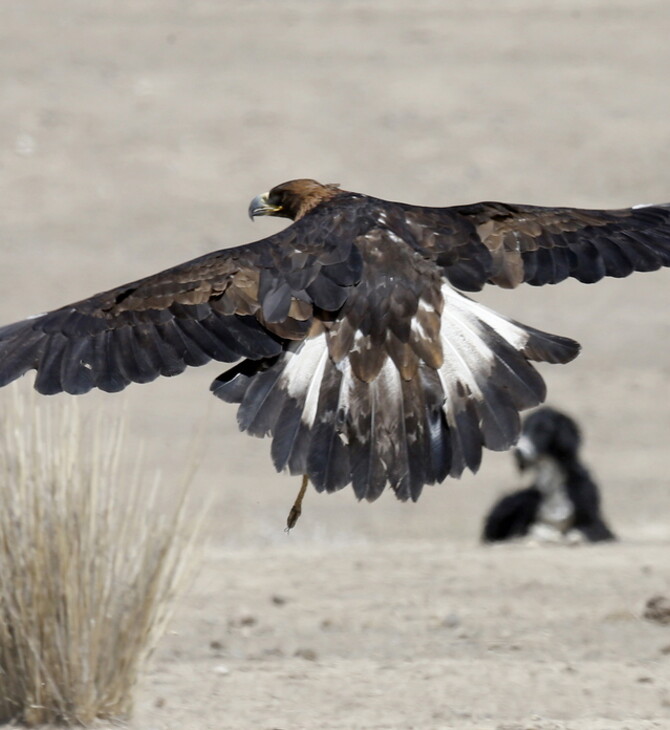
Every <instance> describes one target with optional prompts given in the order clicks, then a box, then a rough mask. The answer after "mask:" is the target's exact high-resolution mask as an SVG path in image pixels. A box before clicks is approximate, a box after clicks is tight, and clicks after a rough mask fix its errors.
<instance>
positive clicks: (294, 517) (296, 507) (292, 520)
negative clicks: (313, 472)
mask: <svg viewBox="0 0 670 730" xmlns="http://www.w3.org/2000/svg"><path fill="white" fill-rule="evenodd" d="M308 482H309V480H308V478H307V474H305V475H303V477H302V484H301V485H300V491H299V492H298V496H297V497H296V498H295V502H294V503H293V506H292V507H291V511H290V512H289V513H288V517H287V518H286V530H285V532H290V531H291V530H292V529H293V528H294V527H295V525H296V522H297V521H298V518H299V517H300V515H301V514H302V498H303V497H304V496H305V492H306V491H307V484H308Z"/></svg>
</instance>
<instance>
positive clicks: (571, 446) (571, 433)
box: [514, 406, 581, 470]
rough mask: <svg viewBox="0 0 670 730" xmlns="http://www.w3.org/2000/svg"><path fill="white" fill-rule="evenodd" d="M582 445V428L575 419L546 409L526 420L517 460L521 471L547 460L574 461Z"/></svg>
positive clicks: (518, 443)
mask: <svg viewBox="0 0 670 730" xmlns="http://www.w3.org/2000/svg"><path fill="white" fill-rule="evenodd" d="M580 442H581V436H580V433H579V428H578V427H577V424H576V423H575V422H574V421H573V420H572V418H570V417H569V416H566V415H565V414H564V413H561V412H560V411H557V410H555V409H554V408H549V407H548V406H545V407H544V408H539V409H538V410H537V411H535V412H533V413H531V414H530V415H529V416H528V417H527V418H526V419H525V421H524V423H523V428H522V430H521V436H520V438H519V441H518V442H517V445H516V447H515V449H514V456H515V458H516V461H517V464H518V466H519V468H520V469H521V470H523V469H526V468H528V467H531V466H533V465H534V464H536V463H537V461H538V459H540V458H541V457H546V456H549V457H553V458H554V459H556V460H558V461H565V460H572V459H575V458H576V456H577V451H578V450H579V445H580Z"/></svg>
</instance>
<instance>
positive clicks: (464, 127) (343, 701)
mask: <svg viewBox="0 0 670 730" xmlns="http://www.w3.org/2000/svg"><path fill="white" fill-rule="evenodd" d="M669 37H670V5H669V4H668V3H667V2H663V1H661V0H635V1H633V0H629V1H628V2H623V1H621V2H611V1H610V0H588V1H586V2H577V0H565V1H562V2H549V0H533V1H531V0H517V1H512V0H503V1H502V2H493V0H489V1H488V2H486V1H484V0H472V1H471V2H468V3H464V2H463V3H457V2H442V1H440V2H438V0H426V2H416V3H410V2H401V1H400V0H387V1H386V2H383V3H382V2H349V1H348V0H340V1H338V2H333V1H327V0H318V1H317V0H315V1H314V2H309V3H308V2H301V1H299V0H286V1H285V2H274V3H271V2H268V1H265V0H254V1H252V0H249V1H248V2H229V1H228V0H193V1H192V2H189V3H184V2H178V1H177V0H132V1H131V0H123V1H118V0H116V1H114V2H113V1H112V0H107V1H105V0H94V1H92V0H72V1H70V2H65V3H55V2H53V0H4V2H2V3H1V4H0V69H1V71H2V73H1V74H0V90H1V93H0V211H1V212H2V215H0V255H1V259H0V260H1V261H2V273H1V274H0V276H1V277H2V278H1V281H2V296H1V297H0V321H2V322H10V321H13V320H16V319H19V318H22V317H24V316H26V315H29V314H33V313H36V312H39V311H43V310H45V309H48V308H52V307H55V306H57V305H60V304H64V303H66V302H68V301H73V300H75V299H78V298H81V297H83V296H86V295H89V294H92V293H93V292H95V291H98V290H101V289H103V288H107V287H110V286H113V285H116V284H119V283H122V282H124V281H130V280H132V279H135V278H138V277H139V276H142V275H145V274H148V273H152V272H154V271H157V270H158V269H160V268H164V267H167V266H169V265H172V264H174V263H178V262H179V261H183V260H185V259H187V258H191V257H194V256H196V255H199V254H201V253H204V252H206V251H208V250H211V249H213V248H217V247H225V246H229V245H236V244H240V243H244V242H246V241H249V240H253V239H254V238H260V237H262V236H265V235H267V234H268V233H270V232H271V231H273V230H277V228H278V227H280V226H281V225H282V224H281V222H279V221H269V220H262V221H260V222H256V223H255V224H253V225H252V224H251V223H250V222H249V220H248V219H247V217H246V215H247V214H246V210H247V205H248V202H249V200H250V199H251V197H253V196H254V195H256V194H257V193H259V192H262V191H264V190H266V189H268V188H269V187H271V186H272V185H274V184H276V183H279V182H281V181H283V180H285V179H290V178H295V177H301V176H308V177H314V178H316V179H320V180H322V181H324V182H340V183H341V184H342V185H343V187H345V188H348V189H352V190H358V191H360V192H366V193H369V194H372V195H377V196H379V197H385V198H391V199H401V200H405V201H408V202H415V203H423V204H435V205H440V204H449V203H463V202H472V201H476V200H482V199H498V200H505V201H509V202H526V203H538V204H543V203H544V204H556V205H559V204H565V205H581V206H591V207H617V206H624V205H631V204H636V203H646V202H663V201H668V200H670V175H669V173H668V171H669V170H670V125H669V123H668V120H669V119H670V85H669V84H668V69H670V43H668V38H669ZM669 285H670V272H668V271H665V272H658V273H655V274H647V275H637V276H633V277H632V278H630V279H627V280H624V281H607V282H602V283H600V284H598V285H597V286H592V287H588V286H584V285H580V284H577V283H573V282H569V283H564V284H561V285H559V286H556V287H545V288H543V289H532V288H530V287H526V288H522V289H520V290H517V291H514V292H503V291H497V290H493V289H491V290H490V291H486V292H483V293H482V294H481V296H480V295H478V296H477V298H478V299H479V300H481V301H484V302H486V303H488V304H490V305H493V306H496V307H498V308H500V309H501V310H502V311H503V312H505V313H506V314H509V315H511V316H514V317H517V318H518V319H521V320H522V321H524V322H526V323H528V324H531V325H534V326H537V327H540V328H543V329H547V330H549V331H554V332H558V333H560V334H565V335H569V336H572V337H574V338H575V339H577V340H579V341H581V342H582V344H583V346H584V350H583V353H582V355H581V356H580V357H579V358H578V359H577V360H576V361H575V362H574V363H572V364H570V365H568V366H564V367H558V366H554V367H551V366H548V367H545V368H543V371H542V372H543V374H544V375H545V377H546V380H547V384H548V387H549V402H550V403H552V404H553V405H555V406H557V407H559V408H562V409H564V410H566V411H568V412H569V413H571V414H572V415H573V416H575V417H576V418H577V419H578V420H579V421H580V422H581V424H582V427H583V429H584V431H585V433H586V438H587V444H586V458H587V461H588V462H589V464H590V466H591V467H592V468H593V471H594V473H595V474H596V475H597V477H598V480H599V481H600V483H601V485H602V488H603V492H604V503H605V511H606V513H607V516H608V518H609V520H610V522H611V523H612V525H613V527H614V529H615V530H616V531H617V532H618V533H619V535H620V536H621V541H620V542H619V543H618V544H614V545H606V546H597V547H581V548H563V547H549V548H530V547H527V546H521V545H514V546H505V547H501V548H495V549H491V548H485V547H482V546H480V545H479V544H478V540H477V538H478V533H479V529H480V524H481V519H482V516H483V513H484V511H485V509H486V508H487V507H488V505H489V504H490V503H491V502H492V500H493V499H494V498H495V497H496V496H498V495H499V494H500V493H502V492H503V491H505V490H508V489H511V488H513V487H515V486H516V484H517V479H516V476H515V473H514V470H513V465H512V463H511V459H510V457H509V455H507V454H488V455H487V457H486V459H485V463H484V465H483V466H482V469H481V470H480V472H479V474H478V475H477V476H474V477H473V476H468V477H466V478H464V479H463V480H462V481H460V482H452V483H445V484H443V485H441V486H439V487H433V488H430V489H427V490H426V492H425V493H424V495H423V496H422V498H421V500H420V501H419V502H418V503H417V504H416V505H407V504H400V503H397V502H396V501H395V500H394V498H393V496H392V495H391V494H384V495H383V496H382V498H381V499H380V500H379V501H378V502H377V503H375V504H373V505H368V504H360V505H359V504H357V503H356V501H355V499H354V498H353V495H352V493H351V491H350V490H346V491H344V492H342V493H340V494H337V495H334V496H321V495H316V494H315V493H314V492H313V491H312V492H311V493H309V494H308V495H307V498H306V501H305V505H304V512H303V516H302V518H301V520H300V522H299V523H298V526H297V528H296V529H295V530H294V531H293V532H292V533H291V534H290V535H286V534H285V533H284V532H283V525H284V520H285V518H286V514H287V512H288V508H289V507H290V504H291V502H292V500H293V497H294V496H295V493H296V491H297V489H298V486H299V480H297V479H295V478H289V477H287V476H278V475H276V474H275V473H274V471H273V469H272V466H271V462H270V459H269V444H268V443H265V442H261V441H257V440H254V439H251V438H248V437H246V436H244V435H240V434H238V432H237V428H236V424H235V414H234V410H233V409H232V407H230V406H227V405H225V404H222V403H219V402H216V401H215V400H214V399H213V398H212V397H211V396H210V395H209V394H208V392H207V389H208V385H209V382H210V381H211V380H212V379H213V378H214V377H215V376H216V375H217V374H218V373H219V372H221V370H222V366H221V365H217V364H211V365H209V366H206V367H203V368H200V369H199V370H192V371H190V372H188V373H185V374H184V375H182V376H180V377H179V378H176V379H174V380H171V381H166V380H163V381H160V382H156V383H153V384H151V385H146V386H141V387H140V386H133V387H131V388H129V389H128V390H127V391H126V393H125V394H124V395H122V396H117V397H112V396H106V395H102V394H92V395H89V396H86V397H85V398H82V399H81V401H82V410H83V411H84V412H85V413H86V412H89V413H93V412H95V411H97V410H98V409H100V408H106V407H108V406H109V402H110V400H112V401H115V402H119V401H123V403H124V405H125V409H126V411H127V414H128V416H127V417H128V428H129V430H130V434H131V437H132V439H133V440H142V441H144V442H145V443H146V448H147V461H148V464H149V465H150V466H152V467H153V465H160V467H161V470H162V472H163V474H164V475H165V478H164V481H165V485H166V496H167V497H168V498H169V494H170V492H169V489H170V485H171V484H174V483H175V478H174V477H173V474H176V473H178V472H179V471H180V469H181V467H182V465H183V464H184V463H185V462H187V461H188V460H189V459H190V457H191V455H192V454H193V452H194V450H198V451H199V452H201V458H200V466H199V470H198V472H197V475H196V477H195V478H194V480H193V484H192V487H191V489H192V492H193V495H194V497H195V500H196V501H197V502H205V501H208V504H209V507H208V517H207V525H206V530H205V531H206V534H207V541H206V545H205V546H204V548H203V550H202V559H201V561H200V563H199V567H198V569H197V571H196V574H195V576H194V578H193V579H192V580H191V581H190V583H189V585H188V586H187V589H186V590H185V592H184V594H183V596H182V598H181V599H180V600H179V602H178V604H177V606H176V610H175V614H174V617H173V620H172V622H171V631H170V632H169V634H168V635H167V636H166V637H165V638H164V640H163V641H162V643H161V645H160V647H159V649H158V651H157V652H156V654H155V656H154V658H153V661H152V664H151V666H150V668H149V670H148V671H147V673H145V675H144V676H143V678H142V681H141V684H140V686H139V688H138V693H137V706H136V711H135V715H134V717H133V718H132V719H131V720H130V723H129V724H130V727H131V728H137V730H140V729H141V730H154V729H155V730H163V729H168V728H170V729H174V730H187V729H188V730H190V729H191V728H193V729H194V730H195V729H196V728H217V729H219V730H223V729H228V728H229V729H231V730H246V729H247V728H248V729H249V730H252V729H253V730H257V729H267V730H272V729H279V728H280V729H281V730H289V729H290V730H297V729H299V728H304V729H305V730H326V729H329V730H335V729H336V728H337V729H342V730H345V729H349V728H351V729H353V728H360V729H363V728H365V729H366V730H371V729H373V728H375V729H378V730H381V729H382V728H384V729H391V728H393V729H398V730H400V729H406V728H417V729H418V728H421V729H422V730H427V729H429V728H462V729H463V730H474V729H475V728H476V729H478V730H479V729H482V730H493V729H495V730H568V729H569V730H624V728H625V729H627V730H651V728H670V628H669V627H668V626H663V625H660V624H655V623H653V622H649V621H645V620H643V619H642V618H641V617H642V613H643V610H644V604H645V602H646V601H647V599H648V598H650V597H651V596H653V595H656V594H665V595H670V568H669V565H670V558H669V550H668V548H669V547H670V484H669V479H668V460H669V458H670V457H669V455H668V442H669V437H670V422H669V410H668V403H669V401H670V385H669V375H670V347H669V346H668V342H669V341H670V312H669V307H668V305H669V304H670V298H669V296H668V286H669ZM29 380H30V378H27V379H26V381H25V382H24V383H23V384H22V387H25V388H28V387H29ZM203 433H207V436H206V437H204V436H203ZM197 434H199V435H198V436H194V435H197ZM194 438H197V440H198V442H199V443H198V446H197V447H196V446H194ZM120 488H122V485H120Z"/></svg>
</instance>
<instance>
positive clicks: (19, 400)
mask: <svg viewBox="0 0 670 730" xmlns="http://www.w3.org/2000/svg"><path fill="white" fill-rule="evenodd" d="M11 396H12V397H10V398H7V399H4V402H5V403H8V404H9V405H8V406H7V407H6V410H5V412H4V413H2V414H0V428H1V429H2V432H1V433H0V722H6V721H9V720H15V721H18V722H23V723H25V724H28V725H36V724H43V723H64V724H88V723H90V722H92V721H93V720H95V719H96V718H107V719H111V718H123V717H127V716H128V714H129V712H130V710H131V705H132V689H133V685H134V684H135V682H136V679H137V677H138V673H139V672H140V670H141V669H142V666H143V664H144V662H145V660H146V659H147V657H148V655H149V654H150V652H151V651H152V649H153V648H154V646H155V644H156V642H157V640H158V638H159V636H160V635H161V633H162V632H163V629H164V626H165V622H166V620H167V614H168V607H169V603H170V599H171V598H172V595H173V592H174V590H175V586H176V583H177V580H178V578H179V577H180V575H181V573H182V569H183V566H184V556H185V555H186V554H187V553H188V552H189V551H188V549H187V548H188V547H189V546H190V544H191V542H190V537H189V534H188V530H186V529H185V527H186V525H185V519H184V509H183V505H184V495H185V487H182V489H181V491H180V492H179V494H178V495H177V497H176V499H175V501H174V502H173V504H174V505H175V506H174V507H172V508H170V509H169V510H167V514H166V510H165V509H164V508H162V509H161V508H159V507H158V506H157V493H158V492H157V486H158V485H157V480H152V481H153V482H154V484H152V485H151V486H150V488H147V485H146V484H145V475H144V474H143V473H142V471H141V468H140V466H139V463H140V461H139V457H138V458H136V459H135V464H136V466H135V467H133V468H132V469H131V471H133V472H134V473H131V474H128V473H127V471H128V469H127V467H122V466H121V464H122V460H121V453H122V449H123V419H122V418H121V417H120V416H119V415H118V414H117V415H116V416H115V417H112V418H111V419H109V417H108V415H107V414H103V415H102V416H100V417H99V418H98V419H97V423H94V424H92V425H90V424H89V426H88V427H85V426H84V425H82V423H81V419H80V418H79V416H78V411H77V409H76V406H75V405H74V399H68V400H66V401H63V400H59V401H58V402H56V403H54V402H51V403H49V406H48V407H47V408H46V409H45V407H44V405H43V403H42V402H41V403H40V408H39V409H37V408H36V407H35V404H34V399H32V398H26V397H25V396H21V395H20V394H19V390H18V389H16V390H15V391H14V393H13V394H11ZM45 410H46V413H45ZM94 420H95V419H94ZM185 481H186V480H184V483H185ZM192 535H193V530H191V531H190V536H192Z"/></svg>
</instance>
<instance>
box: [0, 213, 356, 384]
mask: <svg viewBox="0 0 670 730" xmlns="http://www.w3.org/2000/svg"><path fill="white" fill-rule="evenodd" d="M344 229H346V223H345V224H342V226H341V230H340V231H339V232H340V233H341V235H330V236H329V235H328V234H329V233H330V232H331V230H332V221H331V220H330V218H329V217H327V216H324V215H319V214H318V213H315V214H313V215H312V216H310V217H309V218H307V219H304V220H302V221H299V222H298V223H296V224H294V225H292V226H290V227H289V228H287V229H286V230H284V231H282V232H280V233H278V234H276V235H274V236H271V237H269V238H266V239H263V240H261V241H258V242H256V243H252V244H248V245H246V246H240V247H238V248H231V249H227V250H222V251H217V252H214V253H210V254H207V255H205V256H202V257H200V258H197V259H194V260H193V261H189V262H188V263H185V264H182V265H180V266H176V267H174V268H171V269H167V270H166V271H163V272H161V273H159V274H155V275H153V276H149V277H147V278H144V279H140V280H138V281H135V282H132V283H130V284H126V285H125V286H121V287H118V288H115V289H111V290H109V291H106V292H102V293H100V294H96V295H95V296H93V297H91V298H90V299H84V300H82V301H80V302H76V303H74V304H71V305H69V306H66V307H62V308H60V309H57V310H54V311H52V312H48V313H46V314H41V315H37V316H34V317H31V318H29V319H26V320H24V321H22V322H17V323H15V324H11V325H8V326H6V327H2V328H0V386H3V385H5V384H7V383H8V382H10V381H12V380H14V379H15V378H17V377H19V376H20V375H22V374H24V373H25V372H26V371H28V370H30V369H34V370H36V371H37V376H36V379H35V387H36V389H37V390H38V391H40V392H41V393H45V394H50V393H57V392H60V391H66V392H68V393H75V394H76V393H85V392H87V391H89V390H90V389H91V388H100V389H101V390H105V391H110V392H112V391H118V390H121V389H123V388H125V387H126V386H127V385H128V384H129V383H131V382H137V383H145V382H149V381H151V380H154V379H155V378H156V377H158V376H159V375H176V374H178V373H181V372H182V371H183V370H184V369H185V368H186V367H187V366H188V365H202V364H204V363H206V362H207V361H209V360H211V359H214V360H220V361H223V362H233V361H236V360H239V359H240V358H251V359H260V358H268V357H273V356H275V355H278V354H279V353H280V352H281V351H282V350H283V349H284V347H285V344H286V343H287V342H290V341H295V340H302V339H304V338H305V337H306V336H307V334H308V333H309V331H310V328H311V327H312V325H313V323H314V320H315V317H318V316H320V317H326V318H327V317H328V313H330V312H335V311H337V310H338V309H339V308H340V307H341V306H342V304H343V303H344V302H345V301H346V299H347V296H348V293H349V291H350V289H351V287H353V286H354V285H355V284H356V282H357V281H358V279H359V278H360V274H361V266H362V264H361V259H360V255H359V252H358V250H357V249H356V248H355V247H354V246H353V239H354V236H353V235H350V232H349V231H347V230H344Z"/></svg>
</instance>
